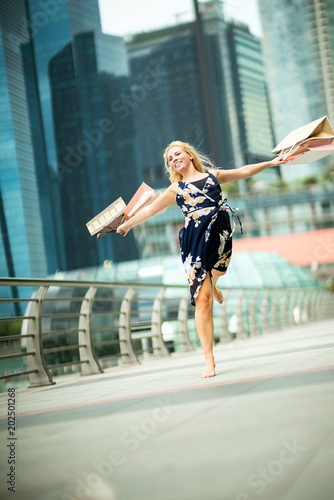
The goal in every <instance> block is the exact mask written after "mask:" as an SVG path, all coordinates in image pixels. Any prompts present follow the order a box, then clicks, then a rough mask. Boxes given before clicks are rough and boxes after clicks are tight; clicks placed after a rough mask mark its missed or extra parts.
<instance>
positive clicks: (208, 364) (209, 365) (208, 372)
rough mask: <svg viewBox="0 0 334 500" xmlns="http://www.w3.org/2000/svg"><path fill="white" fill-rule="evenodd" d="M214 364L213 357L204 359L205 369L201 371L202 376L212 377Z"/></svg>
mask: <svg viewBox="0 0 334 500" xmlns="http://www.w3.org/2000/svg"><path fill="white" fill-rule="evenodd" d="M215 368H216V365H215V360H214V358H213V357H212V358H210V359H206V360H205V370H204V372H203V373H202V376H201V377H202V378H209V377H214V376H215V375H216V370H215Z"/></svg>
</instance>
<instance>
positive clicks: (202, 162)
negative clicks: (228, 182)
mask: <svg viewBox="0 0 334 500" xmlns="http://www.w3.org/2000/svg"><path fill="white" fill-rule="evenodd" d="M174 146H179V147H180V148H182V149H183V151H185V152H186V153H188V155H190V156H191V157H192V162H193V165H194V167H195V169H196V170H197V171H198V172H203V173H204V172H206V171H208V170H210V169H213V168H216V166H215V164H214V162H213V161H212V160H211V158H209V157H208V156H205V155H203V154H202V153H200V152H199V151H197V150H196V149H195V148H194V147H193V146H191V145H190V144H188V142H182V141H173V142H171V143H170V144H169V145H168V146H167V148H166V149H165V151H164V161H165V167H166V170H167V173H168V176H169V180H170V181H171V182H179V181H182V175H181V174H179V173H178V172H175V170H173V169H172V168H171V166H170V164H169V161H168V151H169V150H170V148H172V147H174Z"/></svg>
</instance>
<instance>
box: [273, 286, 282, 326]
mask: <svg viewBox="0 0 334 500" xmlns="http://www.w3.org/2000/svg"><path fill="white" fill-rule="evenodd" d="M279 294H280V292H279V291H277V292H276V293H275V294H274V297H273V300H272V302H271V315H272V324H273V327H274V328H273V329H274V330H279V329H280V328H281V326H280V324H279V321H278V307H277V302H278V297H279Z"/></svg>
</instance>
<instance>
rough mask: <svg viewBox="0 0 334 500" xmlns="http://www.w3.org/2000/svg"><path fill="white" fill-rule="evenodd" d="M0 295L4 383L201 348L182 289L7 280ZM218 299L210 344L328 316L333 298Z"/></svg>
mask: <svg viewBox="0 0 334 500" xmlns="http://www.w3.org/2000/svg"><path fill="white" fill-rule="evenodd" d="M13 290H15V293H14V292H13ZM25 290H26V292H28V293H24V291H25ZM0 291H1V296H5V293H4V292H7V294H6V298H2V299H0V308H2V312H3V311H4V310H5V309H7V311H6V314H3V315H2V317H1V318H0V329H1V325H7V326H8V325H9V326H10V325H16V328H17V329H18V330H19V333H17V332H16V334H12V333H11V332H9V334H7V335H2V334H1V335H2V336H0V346H1V352H2V355H1V356H0V368H1V367H3V368H2V373H1V376H0V379H3V380H4V379H8V378H11V377H22V376H25V377H26V376H29V381H30V387H38V386H43V385H51V384H54V383H55V382H54V379H53V376H54V375H57V374H59V373H63V371H64V370H66V369H68V370H73V369H74V367H78V366H79V367H80V371H81V374H82V375H91V374H98V373H102V372H103V367H104V366H105V365H106V362H109V363H110V362H112V363H113V364H114V365H115V364H122V365H123V364H135V363H139V362H141V360H142V359H145V358H146V357H148V356H152V355H153V356H154V357H167V356H169V355H170V353H171V352H173V351H178V352H186V351H191V350H193V349H195V348H196V347H198V346H199V345H200V344H199V340H198V337H197V335H196V329H195V322H194V309H195V308H193V307H192V306H191V305H190V301H189V291H188V288H187V287H186V286H177V285H175V286H173V285H161V284H160V285H151V284H119V283H105V282H88V281H61V280H33V279H15V278H6V279H1V280H0ZM27 295H28V297H27ZM224 296H225V300H224V303H223V305H219V306H218V304H217V305H216V306H215V307H214V323H215V342H216V343H217V342H228V341H231V340H233V339H234V338H246V337H248V336H254V335H260V334H262V333H267V332H270V331H275V330H278V329H280V328H283V327H286V326H289V325H295V324H300V323H305V322H309V321H316V320H319V319H325V318H328V317H331V316H334V295H333V294H331V293H329V292H325V291H324V290H322V289H320V288H310V289H308V288H289V289H286V288H284V289H282V288H266V289H255V288H243V289H240V288H229V289H228V290H226V291H225V292H224ZM23 306H25V310H24V311H23V310H22V309H23ZM9 330H10V327H9ZM6 350H7V351H8V353H7V354H4V352H5V351H6ZM17 364H19V365H20V367H19V368H17ZM14 365H15V367H13V366H14Z"/></svg>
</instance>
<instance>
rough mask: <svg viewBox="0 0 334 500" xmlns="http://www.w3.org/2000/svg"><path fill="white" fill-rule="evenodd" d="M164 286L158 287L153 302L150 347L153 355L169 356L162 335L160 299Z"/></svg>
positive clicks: (163, 293) (164, 289)
mask: <svg viewBox="0 0 334 500" xmlns="http://www.w3.org/2000/svg"><path fill="white" fill-rule="evenodd" d="M165 291H166V288H160V290H159V292H158V295H157V296H156V298H155V300H154V303H153V310H152V319H151V332H152V347H153V354H154V356H155V357H158V358H159V357H160V358H165V357H167V356H169V352H168V349H167V347H166V344H165V342H164V339H163V337H162V331H161V327H162V318H161V313H162V300H163V298H164V295H165Z"/></svg>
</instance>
